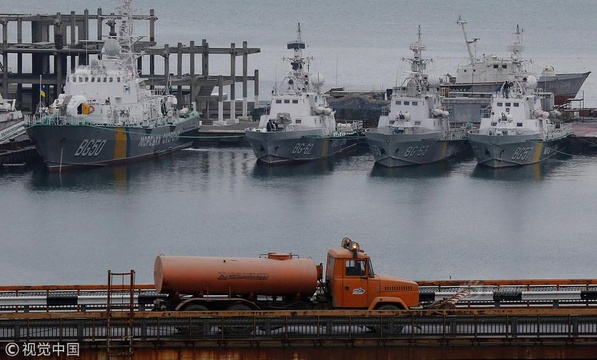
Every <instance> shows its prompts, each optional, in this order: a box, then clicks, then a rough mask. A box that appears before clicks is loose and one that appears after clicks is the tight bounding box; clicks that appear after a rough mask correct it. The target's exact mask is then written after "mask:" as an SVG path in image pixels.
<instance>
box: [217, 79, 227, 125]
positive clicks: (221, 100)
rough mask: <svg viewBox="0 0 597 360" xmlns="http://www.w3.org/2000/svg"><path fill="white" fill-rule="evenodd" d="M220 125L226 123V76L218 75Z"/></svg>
mask: <svg viewBox="0 0 597 360" xmlns="http://www.w3.org/2000/svg"><path fill="white" fill-rule="evenodd" d="M217 123H218V124H219V125H225V124H226V122H225V121H224V76H222V75H218V121H217Z"/></svg>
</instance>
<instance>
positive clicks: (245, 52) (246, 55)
mask: <svg viewBox="0 0 597 360" xmlns="http://www.w3.org/2000/svg"><path fill="white" fill-rule="evenodd" d="M248 61H249V51H248V50H247V42H246V41H243V113H242V117H243V118H244V119H247V78H248V75H249V74H248Z"/></svg>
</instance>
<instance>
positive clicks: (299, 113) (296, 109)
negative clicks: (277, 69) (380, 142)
mask: <svg viewBox="0 0 597 360" xmlns="http://www.w3.org/2000/svg"><path fill="white" fill-rule="evenodd" d="M304 48H305V43H304V42H303V41H302V40H301V24H300V23H299V24H298V37H297V40H295V41H292V42H289V43H288V49H289V50H293V52H294V56H293V57H291V58H286V59H284V60H285V61H288V62H290V65H291V68H292V69H291V71H290V72H289V73H288V74H287V75H286V77H285V78H284V79H283V80H282V82H281V83H280V84H277V85H276V86H275V87H274V89H273V91H272V99H271V104H270V110H269V113H268V114H265V115H262V116H261V118H260V121H259V125H258V126H257V127H254V128H248V129H246V130H245V136H246V138H247V140H248V142H249V143H250V144H251V147H252V148H253V151H254V153H255V156H256V157H257V160H258V162H260V163H263V164H267V165H276V164H284V163H292V162H304V161H312V160H317V159H322V158H325V157H328V156H331V155H334V154H338V153H341V152H343V151H345V150H348V149H350V148H354V147H356V145H357V139H358V135H359V133H360V130H362V122H353V123H336V119H335V117H334V110H333V109H332V108H331V107H330V106H329V104H328V102H327V95H326V94H324V92H323V91H322V89H321V87H322V85H323V83H324V80H323V77H322V76H321V74H319V73H316V74H311V73H310V72H309V67H310V62H311V60H312V58H311V57H304V56H303V54H302V50H303V49H304Z"/></svg>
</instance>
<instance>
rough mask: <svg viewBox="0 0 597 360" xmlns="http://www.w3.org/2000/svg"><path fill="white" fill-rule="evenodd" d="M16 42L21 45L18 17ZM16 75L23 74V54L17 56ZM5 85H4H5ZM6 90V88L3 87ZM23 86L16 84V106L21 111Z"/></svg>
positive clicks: (21, 20)
mask: <svg viewBox="0 0 597 360" xmlns="http://www.w3.org/2000/svg"><path fill="white" fill-rule="evenodd" d="M17 42H18V43H19V44H22V43H23V19H22V18H21V17H19V18H18V19H17ZM17 73H18V74H22V73H23V54H17ZM5 84H6V83H5ZM5 87H6V88H8V86H5ZM22 105H23V84H22V83H18V84H17V106H18V107H19V109H21V108H22V107H23V106H22Z"/></svg>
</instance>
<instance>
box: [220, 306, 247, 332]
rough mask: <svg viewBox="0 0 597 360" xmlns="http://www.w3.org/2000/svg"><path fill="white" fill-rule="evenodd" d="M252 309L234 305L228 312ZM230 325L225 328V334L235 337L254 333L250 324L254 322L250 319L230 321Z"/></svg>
mask: <svg viewBox="0 0 597 360" xmlns="http://www.w3.org/2000/svg"><path fill="white" fill-rule="evenodd" d="M250 310H251V308H250V307H249V306H248V305H245V304H233V305H231V306H229V307H228V311H250ZM227 322H228V323H229V324H230V325H227V326H224V332H226V333H228V334H233V335H249V334H251V332H252V331H253V326H252V325H250V324H248V322H252V321H251V319H250V318H246V319H228V320H227Z"/></svg>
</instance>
